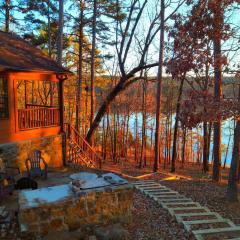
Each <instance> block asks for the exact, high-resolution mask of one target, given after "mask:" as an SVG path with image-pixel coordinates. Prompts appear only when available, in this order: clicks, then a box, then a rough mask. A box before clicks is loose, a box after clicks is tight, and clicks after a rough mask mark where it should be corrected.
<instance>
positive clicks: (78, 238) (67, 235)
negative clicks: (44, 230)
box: [43, 230, 85, 240]
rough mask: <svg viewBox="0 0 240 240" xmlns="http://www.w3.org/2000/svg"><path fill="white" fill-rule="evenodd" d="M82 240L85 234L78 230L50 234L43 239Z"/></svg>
mask: <svg viewBox="0 0 240 240" xmlns="http://www.w3.org/2000/svg"><path fill="white" fill-rule="evenodd" d="M56 235H57V240H70V239H71V240H84V239H85V234H84V233H83V232H81V231H80V230H76V231H71V232H69V231H67V230H66V231H59V232H50V233H49V234H48V235H47V236H45V237H44V238H43V240H56Z"/></svg>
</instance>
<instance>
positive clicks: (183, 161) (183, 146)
mask: <svg viewBox="0 0 240 240" xmlns="http://www.w3.org/2000/svg"><path fill="white" fill-rule="evenodd" d="M186 135H187V129H186V128H185V127H184V128H183V137H182V138H183V140H182V168H184V163H185V149H186Z"/></svg>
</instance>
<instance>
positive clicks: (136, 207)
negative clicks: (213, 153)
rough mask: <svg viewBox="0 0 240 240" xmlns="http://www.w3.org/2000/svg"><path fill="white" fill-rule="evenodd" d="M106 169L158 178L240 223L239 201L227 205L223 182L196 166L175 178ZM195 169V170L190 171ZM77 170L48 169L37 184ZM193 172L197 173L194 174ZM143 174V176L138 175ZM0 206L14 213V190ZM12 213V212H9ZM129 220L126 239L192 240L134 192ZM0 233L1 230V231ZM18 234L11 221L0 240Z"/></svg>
mask: <svg viewBox="0 0 240 240" xmlns="http://www.w3.org/2000/svg"><path fill="white" fill-rule="evenodd" d="M106 169H107V170H110V169H111V170H113V171H115V172H119V171H122V172H123V174H124V175H123V176H124V177H126V178H128V180H129V181H134V180H136V179H135V178H134V177H133V176H135V177H137V176H138V178H139V179H154V180H156V181H160V182H161V184H162V185H165V186H168V187H170V188H172V189H174V190H176V191H178V192H180V193H183V194H184V195H186V196H187V197H190V198H192V199H193V200H194V201H197V202H199V203H200V204H201V205H202V206H207V207H208V208H209V209H210V210H212V211H215V212H218V213H220V214H221V215H222V216H224V217H226V218H229V219H231V220H232V221H233V222H234V223H235V224H237V225H240V209H239V204H231V203H229V202H227V201H226V200H225V193H226V182H224V181H223V183H221V184H217V183H213V182H211V179H210V178H209V176H208V175H206V174H202V175H199V166H190V167H188V168H185V169H181V170H180V171H179V172H178V173H177V174H178V175H180V178H179V176H178V177H177V178H176V177H174V176H173V175H168V174H166V172H164V171H163V172H161V173H157V174H150V172H151V169H148V168H143V169H139V168H135V167H133V166H126V165H125V166H123V165H119V164H118V165H115V164H109V165H108V166H106ZM194 169H195V170H194ZM76 171H79V170H77V169H67V168H65V169H61V170H58V171H54V172H50V174H49V177H48V181H44V180H39V181H38V184H39V187H44V186H46V185H47V186H53V185H59V184H63V183H66V182H68V181H69V178H68V176H69V174H70V173H72V172H76ZM195 172H196V173H197V172H198V174H195ZM142 175H144V177H142ZM0 205H6V206H7V207H8V209H10V210H11V211H12V213H14V211H16V210H17V207H18V206H17V193H16V192H15V193H14V194H13V195H12V196H9V197H7V198H5V199H1V200H0ZM13 215H14V214H13ZM132 219H133V221H132V223H131V224H129V225H128V226H125V228H126V229H127V230H128V231H129V234H130V235H129V239H133V240H145V239H146V240H148V239H149V240H159V239H166V240H168V239H169V240H170V239H182V240H184V239H189V240H191V239H194V237H193V236H189V235H188V233H187V232H186V231H184V229H183V226H181V225H180V224H178V223H177V222H176V221H175V220H174V219H173V218H172V217H171V216H170V215H169V214H168V213H167V211H166V210H164V209H163V208H161V207H160V206H159V205H158V204H156V203H155V202H154V201H153V200H152V199H150V198H148V197H146V196H145V195H143V194H141V193H139V192H137V191H134V199H133V218H132ZM2 232H3V231H2ZM0 236H1V235H0ZM17 236H18V237H19V234H18V225H17V222H16V221H15V222H14V224H13V226H12V228H11V229H10V230H9V232H8V237H7V236H5V238H3V235H2V238H1V239H11V240H14V239H20V238H17Z"/></svg>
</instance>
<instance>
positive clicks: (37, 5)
mask: <svg viewBox="0 0 240 240" xmlns="http://www.w3.org/2000/svg"><path fill="white" fill-rule="evenodd" d="M239 10H240V5H239V0H221V1H218V0H174V1H173V0H165V1H164V0H161V1H160V0H131V1H122V0H108V1H106V0H89V1H88V0H65V1H61V0H59V1H58V0H41V1H37V0H1V1H0V28H1V29H2V31H4V32H12V33H14V34H18V35H19V36H21V37H22V38H23V39H25V40H26V41H28V42H30V43H31V44H32V45H34V46H36V47H37V48H39V49H41V50H42V51H43V52H44V53H45V54H46V55H48V56H49V57H51V58H53V59H55V60H56V61H57V62H58V63H59V64H60V65H63V66H64V67H67V68H68V69H70V70H71V71H72V72H73V73H74V74H73V75H71V77H70V79H68V80H67V81H66V82H65V83H64V110H65V111H64V119H65V122H66V123H68V124H71V125H73V126H75V128H76V129H77V130H78V131H79V132H80V133H81V135H82V136H84V137H85V138H86V140H87V141H88V142H89V143H90V144H91V145H92V146H94V148H95V149H96V150H97V152H98V153H99V154H100V155H101V157H102V159H103V163H104V164H105V165H106V166H108V165H109V166H114V167H116V168H121V167H123V166H124V167H125V168H126V169H127V170H126V169H125V170H126V171H130V170H131V171H132V172H134V171H139V169H141V171H143V172H144V171H146V172H147V171H153V172H157V171H167V172H171V173H174V172H182V173H184V174H188V173H189V172H188V170H189V169H192V168H194V169H195V170H196V171H195V172H197V173H198V174H203V176H205V177H208V178H212V180H213V181H215V182H220V181H225V182H226V181H227V182H228V184H227V192H226V197H227V199H229V200H230V201H237V200H238V186H237V185H238V183H239V181H240V175H239V172H240V165H239V162H240V158H239V157H240V153H239V151H240V149H239V147H240V145H239V142H240V121H239V108H240V106H239V101H240V85H239V80H240V79H239V78H240V74H239V73H240V72H239V71H240V70H239V67H240V65H239V52H240V51H239V50H240V45H239V41H240V35H239V34H240V31H239V30H240V29H239V26H240V18H239V14H238V13H239ZM27 85H28V86H29V87H31V88H32V89H35V92H36V94H33V95H32V96H30V95H29V96H28V98H29V101H31V103H32V104H37V103H38V104H40V103H43V102H45V103H46V102H51V104H54V102H55V100H54V92H55V91H54V89H55V90H56V88H57V87H56V86H54V85H50V86H44V85H43V86H40V85H39V84H38V86H36V85H34V82H31V81H28V82H27ZM21 89H22V88H21V83H19V86H18V91H19V92H21V91H23V90H21ZM39 89H44V91H45V93H46V94H44V96H41V94H37V92H39ZM120 166H121V167H120Z"/></svg>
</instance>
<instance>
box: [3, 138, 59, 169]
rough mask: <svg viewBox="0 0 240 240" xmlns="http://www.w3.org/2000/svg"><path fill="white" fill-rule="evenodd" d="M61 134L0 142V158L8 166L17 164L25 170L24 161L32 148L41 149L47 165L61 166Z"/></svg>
mask: <svg viewBox="0 0 240 240" xmlns="http://www.w3.org/2000/svg"><path fill="white" fill-rule="evenodd" d="M62 140H63V137H62V135H55V136H49V137H42V138H34V139H30V140H25V141H19V142H11V143H6V144H0V158H1V159H3V161H4V162H6V163H7V164H8V165H9V166H18V167H19V168H20V171H25V170H26V167H25V161H26V159H27V158H28V156H29V154H31V152H32V151H33V150H34V149H38V150H41V151H42V156H43V158H44V159H45V161H46V162H47V163H48V166H49V167H61V166H62V163H63V156H62Z"/></svg>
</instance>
